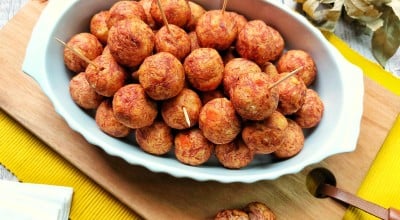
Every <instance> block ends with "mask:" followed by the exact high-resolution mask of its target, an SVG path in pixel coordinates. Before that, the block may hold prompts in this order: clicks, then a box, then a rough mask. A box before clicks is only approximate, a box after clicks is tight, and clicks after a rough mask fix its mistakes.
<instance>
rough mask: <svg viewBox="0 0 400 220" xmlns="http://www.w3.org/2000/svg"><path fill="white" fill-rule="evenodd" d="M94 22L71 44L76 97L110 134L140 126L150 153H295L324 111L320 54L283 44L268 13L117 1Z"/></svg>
mask: <svg viewBox="0 0 400 220" xmlns="http://www.w3.org/2000/svg"><path fill="white" fill-rule="evenodd" d="M159 5H160V6H161V9H162V10H160V7H159ZM162 12H163V13H162ZM163 15H165V16H163ZM163 17H164V18H165V19H163ZM89 29H90V31H89V32H82V33H77V34H76V35H74V36H72V37H71V38H70V39H68V41H67V47H65V48H64V63H65V65H66V67H67V68H68V69H69V70H70V71H71V72H72V73H73V77H72V79H71V81H70V85H69V90H70V94H71V98H72V99H73V100H74V102H75V103H76V104H77V105H78V106H80V107H81V108H82V109H84V110H92V111H93V112H95V116H94V117H95V121H96V123H97V125H98V127H99V128H100V129H101V130H102V131H103V132H105V133H106V134H108V135H110V136H113V137H116V138H124V137H127V136H128V135H130V134H132V133H134V135H135V138H136V141H137V144H138V146H139V147H140V148H141V149H142V150H143V151H145V152H147V153H150V154H153V155H165V154H167V153H169V152H172V151H173V152H174V154H175V157H176V159H177V160H179V161H180V162H181V163H183V164H187V165H192V166H198V165H201V164H203V163H205V162H207V161H208V160H209V159H210V157H212V156H213V155H215V157H216V158H217V159H218V161H219V163H220V164H221V165H222V166H223V167H226V168H229V169H240V168H243V167H246V166H247V165H249V164H250V163H251V162H252V161H253V159H254V156H255V155H272V156H273V157H274V158H276V159H278V160H282V159H286V158H290V157H293V156H295V155H296V154H298V153H299V152H300V151H301V149H302V148H303V146H304V131H303V129H308V128H312V127H315V126H316V125H317V124H318V123H319V122H320V120H321V118H322V115H323V111H324V105H323V102H322V100H321V99H320V97H319V95H318V93H317V92H316V91H315V90H313V89H312V88H311V87H310V86H311V85H312V83H313V82H314V81H315V79H316V77H317V67H316V64H315V62H314V60H313V58H312V57H311V56H310V54H308V53H307V52H306V51H303V50H300V49H285V40H284V39H283V37H282V36H281V34H280V33H279V32H278V31H277V30H276V29H274V28H273V27H272V26H270V25H268V24H267V23H266V22H264V21H261V20H248V19H247V18H246V17H245V16H243V15H241V14H238V13H236V12H232V11H227V10H205V9H204V8H203V7H202V6H201V5H199V4H197V3H194V2H191V1H187V0H160V4H158V2H157V0H140V1H117V2H115V3H114V4H113V5H112V6H111V7H110V8H109V9H107V10H103V11H99V12H98V13H96V14H94V15H93V16H92V18H91V20H90V25H89ZM77 53H79V54H80V55H81V56H84V57H86V58H87V59H89V60H91V62H90V63H88V62H86V61H85V60H84V59H81V58H80V57H79V56H78V55H77ZM298 68H302V69H301V70H300V71H299V72H298V73H297V74H296V75H294V76H291V77H289V78H288V79H286V80H284V81H282V82H281V83H279V84H277V85H274V86H272V85H273V83H274V82H277V81H278V80H279V79H281V78H282V77H285V76H286V75H287V74H289V73H290V72H291V71H294V70H296V69H298Z"/></svg>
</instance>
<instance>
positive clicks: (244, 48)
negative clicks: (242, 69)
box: [236, 20, 285, 66]
mask: <svg viewBox="0 0 400 220" xmlns="http://www.w3.org/2000/svg"><path fill="white" fill-rule="evenodd" d="M284 47H285V42H284V40H283V38H282V36H281V34H280V33H279V32H278V31H277V30H275V29H274V28H272V27H270V26H268V25H266V24H265V22H264V21H261V20H253V21H249V22H247V23H246V25H245V26H244V27H243V29H242V31H241V32H240V33H239V35H238V39H237V41H236V50H237V51H238V53H239V54H240V56H241V57H243V58H247V59H249V60H253V61H254V62H256V63H257V64H258V65H260V66H263V65H264V64H265V63H266V62H269V61H274V60H276V59H277V58H278V57H279V56H280V55H281V54H282V51H283V49H284Z"/></svg>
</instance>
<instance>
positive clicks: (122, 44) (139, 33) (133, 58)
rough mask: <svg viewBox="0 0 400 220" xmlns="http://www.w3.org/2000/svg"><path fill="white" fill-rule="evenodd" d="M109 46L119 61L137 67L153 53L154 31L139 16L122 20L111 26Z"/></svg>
mask: <svg viewBox="0 0 400 220" xmlns="http://www.w3.org/2000/svg"><path fill="white" fill-rule="evenodd" d="M108 46H109V48H110V51H111V54H112V56H113V57H114V58H115V59H116V60H117V62H118V63H120V64H121V65H124V66H127V67H136V66H138V65H140V64H141V63H142V62H143V60H144V59H145V58H146V57H148V56H150V55H151V54H152V53H153V49H154V33H153V31H152V30H151V28H150V27H149V26H148V25H147V24H146V23H144V22H143V21H142V20H140V19H138V18H132V19H129V20H122V21H120V22H118V23H117V24H116V25H114V26H113V27H111V29H110V31H109V33H108Z"/></svg>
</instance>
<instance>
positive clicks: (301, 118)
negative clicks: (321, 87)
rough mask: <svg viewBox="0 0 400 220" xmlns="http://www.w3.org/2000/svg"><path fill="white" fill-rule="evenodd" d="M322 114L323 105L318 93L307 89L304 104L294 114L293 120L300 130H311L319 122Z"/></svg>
mask: <svg viewBox="0 0 400 220" xmlns="http://www.w3.org/2000/svg"><path fill="white" fill-rule="evenodd" d="M323 114H324V103H323V102H322V100H321V98H320V97H319V95H318V93H317V92H315V91H314V90H312V89H307V91H306V96H305V100H304V104H303V105H302V106H301V108H300V109H299V110H298V111H297V112H296V113H295V114H294V116H293V119H294V121H295V122H297V124H299V125H300V127H302V128H312V127H315V126H317V124H318V123H319V122H320V121H321V119H322V115H323Z"/></svg>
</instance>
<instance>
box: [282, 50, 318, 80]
mask: <svg viewBox="0 0 400 220" xmlns="http://www.w3.org/2000/svg"><path fill="white" fill-rule="evenodd" d="M299 67H303V69H302V70H300V71H299V72H298V73H297V74H296V76H297V77H298V78H299V79H301V80H303V82H304V84H306V86H309V85H311V84H312V83H313V82H314V80H315V77H316V76H317V66H316V65H315V62H314V60H313V58H312V57H311V55H310V54H308V53H307V52H305V51H303V50H288V51H287V52H286V53H284V54H283V55H282V56H281V57H280V58H279V60H278V62H277V68H278V71H279V72H291V71H293V70H295V69H297V68H299Z"/></svg>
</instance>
